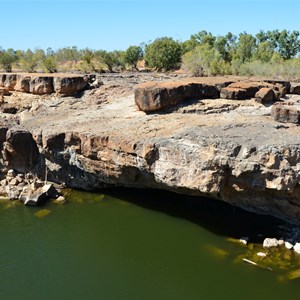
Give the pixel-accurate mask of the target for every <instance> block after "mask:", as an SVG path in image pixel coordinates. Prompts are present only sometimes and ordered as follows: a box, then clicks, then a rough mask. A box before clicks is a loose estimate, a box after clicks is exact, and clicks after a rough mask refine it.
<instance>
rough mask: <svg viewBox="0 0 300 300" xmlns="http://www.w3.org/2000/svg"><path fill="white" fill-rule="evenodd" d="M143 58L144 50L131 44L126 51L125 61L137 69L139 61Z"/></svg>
mask: <svg viewBox="0 0 300 300" xmlns="http://www.w3.org/2000/svg"><path fill="white" fill-rule="evenodd" d="M142 58H143V50H142V48H141V47H140V46H130V47H128V49H127V50H126V51H125V54H124V61H125V62H126V63H127V64H129V65H130V66H131V67H132V68H134V69H136V70H137V63H138V61H139V60H140V59H142Z"/></svg>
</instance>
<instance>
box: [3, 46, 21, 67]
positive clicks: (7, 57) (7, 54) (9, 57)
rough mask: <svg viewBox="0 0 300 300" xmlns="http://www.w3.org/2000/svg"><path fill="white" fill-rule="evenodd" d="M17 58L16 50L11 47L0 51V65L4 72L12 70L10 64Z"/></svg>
mask: <svg viewBox="0 0 300 300" xmlns="http://www.w3.org/2000/svg"><path fill="white" fill-rule="evenodd" d="M17 59H18V57H17V55H16V51H15V50H13V49H12V48H9V49H7V50H6V51H5V50H2V51H1V52H0V65H1V67H2V68H3V69H4V70H5V71H6V72H11V71H12V65H13V63H15V62H16V61H17Z"/></svg>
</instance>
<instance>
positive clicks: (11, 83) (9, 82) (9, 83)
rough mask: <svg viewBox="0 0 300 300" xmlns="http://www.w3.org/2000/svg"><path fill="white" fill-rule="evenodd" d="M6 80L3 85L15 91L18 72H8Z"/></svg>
mask: <svg viewBox="0 0 300 300" xmlns="http://www.w3.org/2000/svg"><path fill="white" fill-rule="evenodd" d="M3 78H5V81H4V83H3V85H4V86H5V87H7V88H8V89H9V90H10V91H13V90H14V88H15V85H16V83H17V75H16V74H6V76H5V77H3Z"/></svg>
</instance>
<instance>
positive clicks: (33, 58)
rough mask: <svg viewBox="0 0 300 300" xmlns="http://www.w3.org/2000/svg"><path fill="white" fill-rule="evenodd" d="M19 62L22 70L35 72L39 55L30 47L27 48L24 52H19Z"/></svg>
mask: <svg viewBox="0 0 300 300" xmlns="http://www.w3.org/2000/svg"><path fill="white" fill-rule="evenodd" d="M20 63H21V68H22V70H23V71H26V72H35V70H36V68H37V66H38V63H39V56H38V55H36V53H34V52H32V51H31V50H30V49H27V51H26V52H23V53H22V54H21V58H20Z"/></svg>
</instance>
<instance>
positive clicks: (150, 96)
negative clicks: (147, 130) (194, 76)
mask: <svg viewBox="0 0 300 300" xmlns="http://www.w3.org/2000/svg"><path fill="white" fill-rule="evenodd" d="M219 96H220V94H219V90H218V88H217V87H216V86H215V85H208V84H201V83H194V82H184V83H182V82H171V83H160V84H157V83H144V84H141V85H139V86H138V87H137V88H136V89H135V103H136V105H137V106H138V107H139V109H140V110H142V111H145V112H152V111H157V110H160V109H163V108H167V107H171V106H174V105H176V104H178V103H180V102H182V101H184V100H188V99H203V98H211V99H215V98H219Z"/></svg>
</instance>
